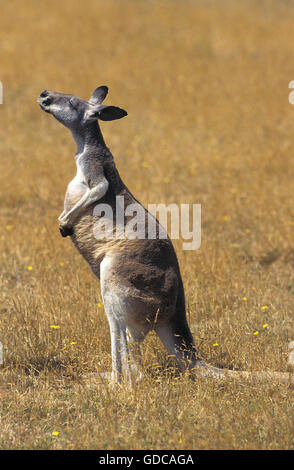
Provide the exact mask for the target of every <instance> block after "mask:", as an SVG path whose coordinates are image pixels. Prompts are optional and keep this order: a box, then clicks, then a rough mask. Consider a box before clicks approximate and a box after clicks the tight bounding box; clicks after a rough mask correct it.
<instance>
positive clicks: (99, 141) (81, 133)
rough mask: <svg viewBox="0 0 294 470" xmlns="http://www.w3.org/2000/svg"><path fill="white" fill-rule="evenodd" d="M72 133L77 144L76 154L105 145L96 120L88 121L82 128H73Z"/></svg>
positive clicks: (98, 148)
mask: <svg viewBox="0 0 294 470" xmlns="http://www.w3.org/2000/svg"><path fill="white" fill-rule="evenodd" d="M72 135H73V138H74V140H75V142H76V144H77V155H81V154H83V153H85V152H86V151H88V150H94V151H95V150H101V147H103V148H105V147H106V146H105V142H104V139H103V136H102V133H101V130H100V127H99V124H98V122H97V121H93V122H90V123H88V124H87V125H86V126H84V127H82V128H78V129H73V130H72Z"/></svg>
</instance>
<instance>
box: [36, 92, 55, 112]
mask: <svg viewBox="0 0 294 470" xmlns="http://www.w3.org/2000/svg"><path fill="white" fill-rule="evenodd" d="M38 103H39V105H40V108H41V109H43V111H47V112H49V110H48V109H46V107H47V106H49V105H50V104H51V103H52V98H51V97H50V91H47V90H44V91H42V93H41V94H40V96H39V98H38Z"/></svg>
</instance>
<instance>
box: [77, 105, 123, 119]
mask: <svg viewBox="0 0 294 470" xmlns="http://www.w3.org/2000/svg"><path fill="white" fill-rule="evenodd" d="M127 114H128V113H127V112H126V111H125V110H124V109H121V108H118V107H117V106H91V107H89V109H88V110H87V112H86V116H85V118H86V120H87V121H92V120H94V119H101V121H114V120H115V119H121V118H123V117H124V116H127Z"/></svg>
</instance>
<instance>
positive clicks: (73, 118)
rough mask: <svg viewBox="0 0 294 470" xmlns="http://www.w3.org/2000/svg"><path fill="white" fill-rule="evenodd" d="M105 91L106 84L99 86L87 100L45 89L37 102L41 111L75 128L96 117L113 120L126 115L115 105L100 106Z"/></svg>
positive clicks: (106, 89)
mask: <svg viewBox="0 0 294 470" xmlns="http://www.w3.org/2000/svg"><path fill="white" fill-rule="evenodd" d="M107 92H108V88H107V87H106V86H100V87H98V88H96V90H95V91H94V93H93V94H92V96H91V98H90V99H89V101H84V100H82V99H81V98H77V97H76V96H74V95H66V94H64V93H58V92H56V91H48V90H45V91H43V92H42V93H41V94H40V96H39V98H38V103H39V105H40V107H41V109H42V110H43V111H46V112H47V113H50V114H52V115H53V116H54V117H55V119H57V121H59V122H61V124H63V125H64V126H66V127H68V128H69V129H71V130H76V129H78V128H81V127H84V126H86V125H87V124H88V123H89V122H91V121H95V120H97V119H101V120H102V121H113V120H114V119H120V118H122V117H124V116H126V115H127V112H126V111H125V110H124V109H121V108H117V107H116V106H102V104H101V103H102V102H103V101H104V99H105V97H106V95H107Z"/></svg>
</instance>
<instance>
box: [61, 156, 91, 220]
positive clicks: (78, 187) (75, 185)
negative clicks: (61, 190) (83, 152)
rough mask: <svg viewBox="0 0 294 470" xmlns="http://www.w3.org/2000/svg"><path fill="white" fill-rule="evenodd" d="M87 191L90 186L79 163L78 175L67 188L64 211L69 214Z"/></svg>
mask: <svg viewBox="0 0 294 470" xmlns="http://www.w3.org/2000/svg"><path fill="white" fill-rule="evenodd" d="M87 189H88V185H87V183H86V180H85V176H84V174H83V171H82V169H81V167H80V165H79V163H78V162H77V174H76V176H75V177H74V178H73V179H72V180H71V181H70V183H69V184H68V186H67V190H66V194H65V200H64V210H65V211H66V212H68V211H69V210H70V209H71V208H72V207H73V206H74V205H75V204H76V203H77V202H78V201H79V200H80V199H81V197H82V196H83V195H84V194H85V192H86V191H87Z"/></svg>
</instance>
